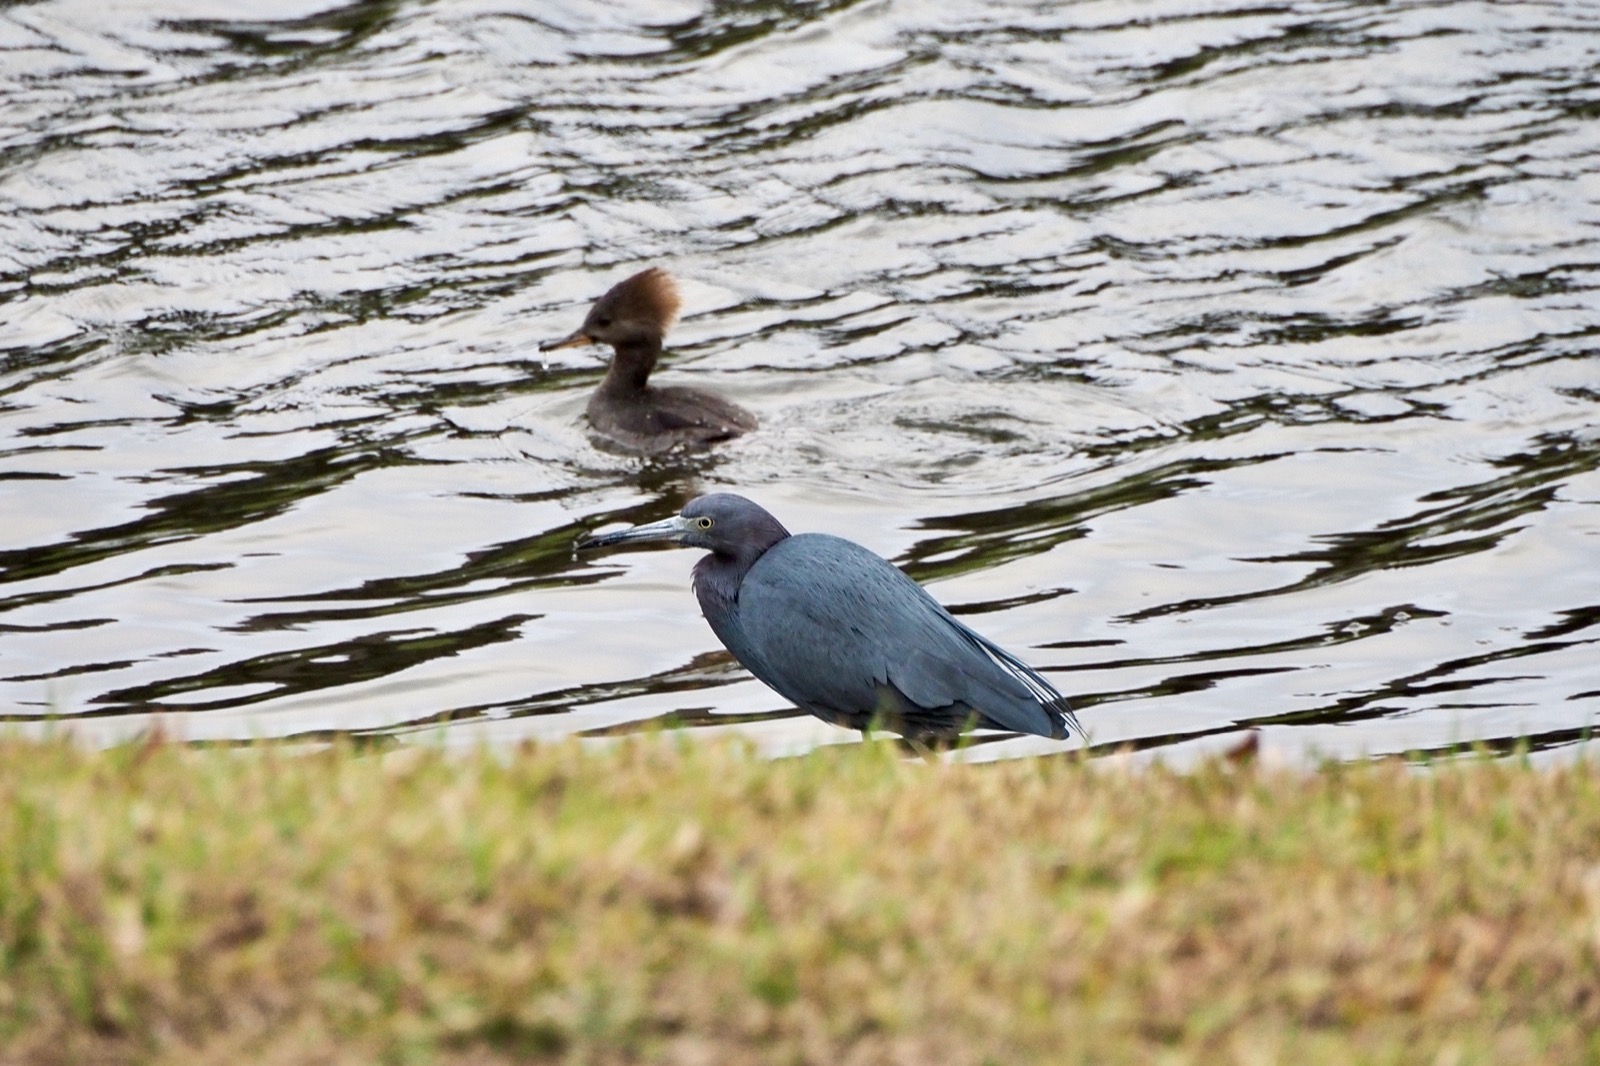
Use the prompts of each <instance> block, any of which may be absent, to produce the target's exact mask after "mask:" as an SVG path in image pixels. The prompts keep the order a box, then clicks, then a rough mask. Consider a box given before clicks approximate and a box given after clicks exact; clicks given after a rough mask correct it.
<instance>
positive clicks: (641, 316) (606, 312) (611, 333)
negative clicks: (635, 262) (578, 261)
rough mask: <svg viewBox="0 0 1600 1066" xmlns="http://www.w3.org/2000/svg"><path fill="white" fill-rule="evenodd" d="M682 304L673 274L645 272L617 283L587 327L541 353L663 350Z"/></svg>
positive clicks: (654, 269)
mask: <svg viewBox="0 0 1600 1066" xmlns="http://www.w3.org/2000/svg"><path fill="white" fill-rule="evenodd" d="M682 302H683V301H682V300H681V298H680V297H679V296H678V283H677V282H675V281H673V280H672V275H671V274H668V273H667V272H666V271H665V270H662V269H661V268H660V267H651V268H650V269H649V270H641V271H640V272H639V273H637V274H635V275H633V277H631V278H628V279H627V280H625V281H619V282H617V283H616V284H615V285H613V286H611V288H610V290H609V291H607V292H606V294H605V295H604V296H602V297H600V299H598V300H596V301H595V304H594V306H593V307H591V308H590V309H589V315H588V317H587V318H585V319H584V320H583V325H581V326H579V327H578V328H577V329H576V330H575V331H573V332H572V333H570V334H568V335H567V336H565V337H562V338H561V339H560V340H558V341H549V342H547V343H545V344H541V345H539V350H540V351H541V352H549V351H554V350H555V349H557V348H571V347H573V346H574V345H579V344H609V345H611V346H612V347H613V348H631V347H638V346H640V345H644V346H653V347H656V348H659V347H660V346H661V338H662V337H664V336H666V333H667V330H668V329H670V328H671V326H672V323H673V322H675V321H677V318H678V308H679V307H680V306H681V305H682Z"/></svg>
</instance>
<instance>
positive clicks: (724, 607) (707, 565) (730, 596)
mask: <svg viewBox="0 0 1600 1066" xmlns="http://www.w3.org/2000/svg"><path fill="white" fill-rule="evenodd" d="M754 563H755V560H754V559H752V560H750V561H748V562H745V561H741V560H739V559H736V558H734V557H733V556H731V555H718V554H716V553H715V552H713V553H711V554H709V555H706V556H704V557H702V558H701V559H700V561H699V562H697V563H695V564H694V598H695V599H696V600H698V601H699V602H700V613H701V614H703V615H705V616H706V618H707V619H710V620H711V621H712V624H713V625H715V624H716V621H717V620H718V619H720V618H723V617H726V616H727V615H728V614H730V613H731V612H732V611H733V610H734V608H735V607H737V606H738V603H739V582H741V581H743V580H744V575H745V574H746V573H748V572H749V570H750V567H751V566H752V565H754Z"/></svg>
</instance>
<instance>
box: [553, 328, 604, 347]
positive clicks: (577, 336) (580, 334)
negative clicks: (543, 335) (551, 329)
mask: <svg viewBox="0 0 1600 1066" xmlns="http://www.w3.org/2000/svg"><path fill="white" fill-rule="evenodd" d="M593 343H595V340H594V338H593V337H591V336H589V335H588V334H587V333H585V332H584V331H583V330H581V329H579V330H575V331H573V332H572V333H569V334H567V335H566V336H565V337H562V338H561V339H560V340H558V341H545V342H544V343H543V344H541V345H539V350H540V351H541V352H553V351H555V350H556V349H557V348H576V347H577V346H578V345H580V344H593Z"/></svg>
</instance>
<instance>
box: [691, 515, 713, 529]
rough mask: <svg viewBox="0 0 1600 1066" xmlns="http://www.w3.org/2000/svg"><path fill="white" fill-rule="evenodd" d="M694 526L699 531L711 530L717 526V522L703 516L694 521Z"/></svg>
mask: <svg viewBox="0 0 1600 1066" xmlns="http://www.w3.org/2000/svg"><path fill="white" fill-rule="evenodd" d="M694 524H695V527H696V528H697V529H710V528H711V527H712V526H714V525H716V523H715V522H713V521H711V519H710V518H707V517H706V516H705V515H701V516H700V517H699V518H696V519H695V520H694Z"/></svg>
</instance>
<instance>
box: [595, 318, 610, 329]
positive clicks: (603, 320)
mask: <svg viewBox="0 0 1600 1066" xmlns="http://www.w3.org/2000/svg"><path fill="white" fill-rule="evenodd" d="M594 324H595V325H597V326H599V327H600V328H601V329H605V328H606V327H607V326H609V325H611V316H610V315H607V316H605V317H603V318H597V319H595V320H594Z"/></svg>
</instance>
